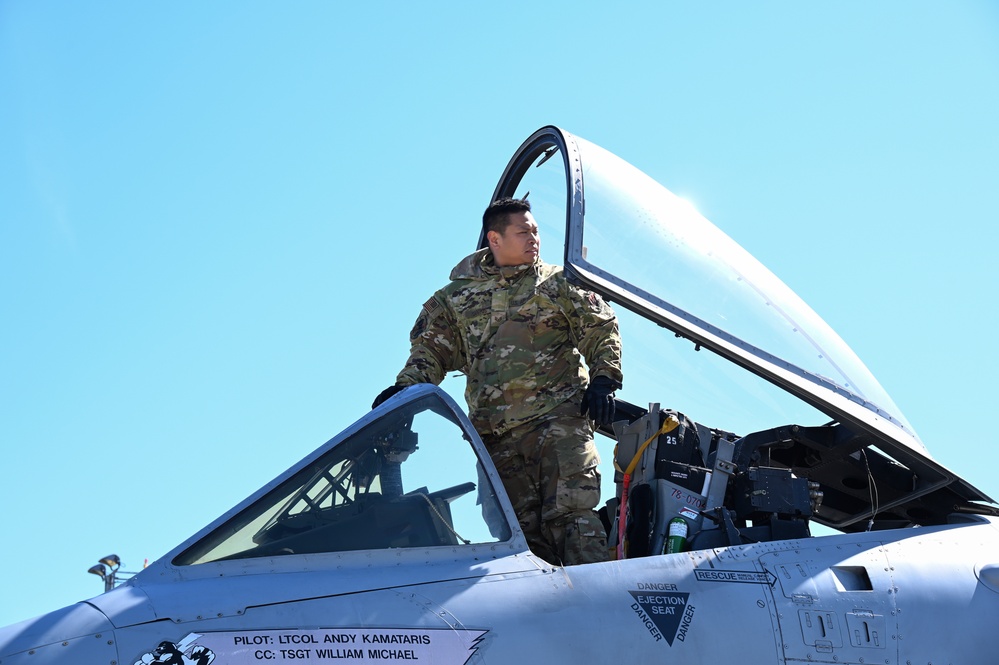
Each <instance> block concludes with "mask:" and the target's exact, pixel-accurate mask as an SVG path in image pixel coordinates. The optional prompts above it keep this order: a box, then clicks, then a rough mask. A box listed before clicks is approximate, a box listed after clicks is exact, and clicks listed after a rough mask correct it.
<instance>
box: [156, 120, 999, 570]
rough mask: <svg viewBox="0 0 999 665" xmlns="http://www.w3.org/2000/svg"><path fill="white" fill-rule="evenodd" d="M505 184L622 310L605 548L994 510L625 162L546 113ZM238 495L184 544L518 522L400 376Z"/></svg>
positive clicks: (729, 252)
mask: <svg viewBox="0 0 999 665" xmlns="http://www.w3.org/2000/svg"><path fill="white" fill-rule="evenodd" d="M504 196H511V197H519V198H529V199H530V201H531V203H532V207H533V211H534V217H535V219H536V220H537V221H538V223H539V225H540V227H541V237H542V245H541V253H542V258H543V260H545V261H547V262H549V263H561V264H562V265H564V266H565V270H566V273H567V274H568V275H569V276H570V279H573V280H574V281H576V282H578V283H579V284H581V285H583V286H584V287H586V288H588V289H591V290H593V291H596V292H598V293H600V294H601V295H602V296H603V297H604V298H605V299H607V300H608V301H609V302H611V303H612V304H613V306H614V307H615V309H616V311H617V313H618V317H619V320H620V325H621V335H622V339H623V342H624V364H625V386H624V389H623V391H621V393H620V394H619V399H618V403H617V406H618V414H619V417H618V419H617V422H615V423H614V425H613V427H609V428H606V429H604V430H601V433H602V434H604V435H605V436H606V437H608V438H609V439H610V440H612V442H613V443H612V446H613V454H612V455H608V454H606V452H604V451H606V450H607V446H606V445H605V443H601V442H600V441H598V447H600V449H601V451H602V452H601V455H602V456H603V457H604V458H605V460H604V461H605V466H604V467H603V469H602V471H603V483H604V490H605V491H604V494H605V497H606V499H607V501H606V505H605V506H604V508H603V510H602V517H603V519H604V522H605V526H606V527H607V530H608V534H609V537H610V543H609V547H610V549H612V550H613V557H616V558H630V557H637V556H649V555H658V554H662V553H664V552H670V551H674V549H671V548H676V547H680V548H681V549H688V550H689V549H707V548H714V547H723V546H731V545H739V544H744V543H749V542H762V541H772V540H781V539H788V538H804V537H808V536H810V535H811V525H812V524H815V523H817V524H821V525H823V526H825V527H829V528H832V529H836V530H839V531H860V530H876V529H888V528H899V527H906V526H913V525H933V524H946V523H948V522H949V521H952V520H954V519H955V515H959V514H960V513H983V514H992V515H996V514H999V511H997V510H996V508H995V507H994V506H992V505H988V504H992V503H994V502H993V501H992V500H991V499H990V498H989V497H987V496H986V495H984V494H983V493H981V492H980V491H979V490H977V489H976V488H974V487H972V486H971V485H969V484H968V483H967V482H965V481H964V480H962V479H961V478H959V477H958V476H956V475H955V474H953V473H951V472H950V471H948V470H947V469H945V468H944V467H943V466H941V465H940V464H938V463H937V462H936V461H935V460H933V458H932V457H931V456H930V455H929V452H928V451H927V450H926V448H925V447H924V446H923V444H922V442H921V441H920V440H919V438H918V437H917V436H916V434H915V432H914V431H913V429H912V427H911V425H910V424H909V423H908V421H907V420H906V419H905V417H904V416H903V415H902V413H901V411H900V410H899V408H898V407H897V405H895V404H894V403H893V402H892V400H891V398H890V397H888V395H887V393H886V392H885V391H884V389H883V388H882V387H881V386H880V385H879V384H878V382H877V381H876V380H875V379H874V377H873V376H872V375H871V373H870V372H869V371H868V370H867V368H866V367H865V366H864V365H863V363H861V361H860V360H859V359H858V358H857V356H856V355H855V354H854V353H853V352H852V351H851V350H850V348H849V347H848V346H847V345H846V343H844V342H843V340H841V339H840V338H839V336H838V335H836V333H835V332H833V330H832V329H830V328H829V326H828V325H826V324H825V322H824V321H822V319H821V318H819V317H818V316H817V315H816V314H815V313H814V312H813V311H812V310H811V309H810V308H809V307H808V306H807V305H806V304H805V303H804V302H803V301H801V299H800V298H798V296H797V295H796V294H795V293H794V292H793V291H791V290H790V289H789V288H788V287H787V286H785V285H784V284H783V283H782V282H781V281H780V280H779V279H777V277H775V276H774V275H773V274H772V273H771V272H770V271H769V270H767V269H766V268H765V267H764V266H763V265H761V264H760V263H759V262H758V261H756V260H755V259H754V258H753V257H752V256H751V255H750V254H749V253H748V252H746V251H745V250H743V249H742V248H741V247H740V246H739V245H738V244H737V243H735V242H734V241H733V240H731V239H730V238H729V237H728V236H727V235H725V234H724V233H723V232H722V231H720V230H719V229H718V228H717V227H715V226H714V225H713V224H711V222H709V221H708V220H707V219H705V218H704V217H703V216H701V215H700V214H699V213H698V212H697V211H696V210H695V209H694V208H693V206H691V205H690V204H688V203H687V202H685V201H683V200H682V199H680V198H679V197H677V196H675V195H674V194H672V193H671V192H669V191H668V190H667V189H665V188H664V187H662V186H661V185H660V184H658V183H656V182H655V181H654V180H652V179H651V178H649V177H648V176H646V175H645V174H643V173H641V172H640V171H638V170H637V169H635V168H634V167H632V166H631V165H629V164H627V163H626V162H624V161H623V160H621V159H620V158H618V157H616V156H615V155H612V154H611V153H609V152H607V151H605V150H603V149H602V148H599V147H598V146H596V145H594V144H592V143H589V142H587V141H585V140H583V139H580V138H578V137H575V136H572V135H570V134H568V133H567V132H564V131H563V130H561V129H559V128H556V127H545V128H542V129H540V130H538V131H537V132H535V134H534V135H532V136H531V137H530V138H529V139H528V140H527V141H525V142H524V144H523V145H522V146H521V148H520V149H519V150H518V151H517V152H516V154H515V155H514V157H513V158H512V159H511V161H510V163H509V165H508V166H507V168H506V170H505V172H504V173H503V176H502V178H501V179H500V182H499V184H498V185H497V187H496V190H495V192H494V194H493V198H494V199H496V198H500V197H504ZM480 246H482V239H481V238H480ZM244 505H245V507H243V508H240V509H237V510H236V511H234V512H233V514H231V515H229V516H227V517H226V518H224V520H222V521H221V522H220V523H219V524H220V525H219V526H218V527H216V528H214V529H211V530H209V531H208V532H207V533H206V534H205V535H203V536H202V537H200V538H199V539H197V540H196V541H195V542H194V544H193V545H190V546H189V547H187V548H186V549H185V550H183V551H182V553H181V554H179V555H178V556H176V557H175V558H174V561H173V562H174V563H175V564H176V565H192V564H201V563H207V562H216V561H226V560H233V559H253V558H259V557H276V556H289V555H308V554H318V553H329V552H348V551H360V550H398V549H414V548H420V549H426V548H462V547H471V548H477V547H478V546H495V545H497V544H500V543H506V542H508V541H510V539H511V538H512V537H513V534H515V533H516V531H517V530H516V528H515V524H516V523H515V519H514V517H513V512H512V510H511V509H510V504H509V501H508V500H507V498H506V496H505V493H504V491H503V489H502V487H501V485H500V482H499V480H498V477H497V476H496V474H495V471H494V469H493V467H492V464H491V462H490V461H489V459H488V455H487V454H486V453H485V451H484V448H483V447H482V444H481V441H479V440H478V437H477V436H476V434H475V433H474V431H472V429H471V426H470V424H469V423H468V420H467V418H465V417H464V415H463V414H462V413H461V409H460V408H459V407H458V406H457V403H456V402H455V401H454V400H453V399H451V398H450V397H449V396H448V395H446V394H445V393H443V392H442V391H440V390H439V389H437V388H435V387H430V386H423V387H414V388H410V389H407V390H406V391H404V392H403V393H401V394H400V395H398V396H396V397H393V398H391V399H390V400H388V401H387V402H386V403H385V404H384V405H382V407H379V409H377V410H376V411H374V412H372V413H371V414H368V415H367V416H365V417H364V418H362V419H361V420H360V421H358V423H357V424H355V425H354V426H353V427H352V428H350V429H348V430H347V431H345V432H344V433H343V434H341V435H340V437H338V438H337V439H335V440H333V441H331V442H330V443H328V444H327V445H326V446H324V447H323V448H321V449H320V450H319V451H317V452H316V453H314V455H313V456H312V457H310V458H307V459H306V460H304V461H303V462H302V463H301V464H300V465H298V466H296V467H295V468H293V469H291V470H289V472H287V473H286V474H284V475H283V476H282V477H280V478H279V479H278V480H276V481H275V482H274V483H272V484H271V485H270V486H268V487H266V488H264V489H263V490H261V492H260V493H258V495H257V496H255V497H252V498H251V500H248V502H247V503H246V504H244ZM674 532H675V533H674ZM681 532H682V540H683V542H682V545H677V544H676V542H679V541H678V539H679V534H681ZM674 537H676V538H677V540H672V539H671V538H674Z"/></svg>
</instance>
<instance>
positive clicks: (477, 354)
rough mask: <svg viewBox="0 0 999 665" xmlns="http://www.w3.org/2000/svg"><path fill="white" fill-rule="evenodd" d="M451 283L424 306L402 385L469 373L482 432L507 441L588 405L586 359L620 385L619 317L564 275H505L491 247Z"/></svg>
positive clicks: (555, 271)
mask: <svg viewBox="0 0 999 665" xmlns="http://www.w3.org/2000/svg"><path fill="white" fill-rule="evenodd" d="M451 280H452V281H451V283H450V284H448V285H447V286H445V287H444V288H442V289H440V290H439V291H437V293H435V294H434V295H433V297H431V298H430V300H428V301H427V302H426V304H424V305H423V309H422V311H421V312H420V315H419V317H418V318H417V320H416V325H415V326H414V327H413V331H412V332H411V333H410V342H411V344H412V349H411V351H410V356H409V360H408V361H407V362H406V365H405V367H404V368H403V370H402V371H401V372H400V373H399V376H398V377H397V380H396V383H397V384H398V385H403V386H408V385H413V384H416V383H435V384H439V383H440V382H441V381H443V380H444V377H445V375H446V374H447V373H448V372H450V371H454V370H460V371H461V372H463V373H464V374H465V375H466V378H467V386H466V388H465V399H466V400H467V401H468V409H469V416H470V417H471V419H472V422H473V424H474V425H475V427H476V428H477V429H478V430H479V431H480V432H484V433H485V432H490V433H493V434H497V435H498V434H502V433H503V432H505V431H507V430H509V429H511V428H513V427H516V426H518V425H521V424H523V423H525V422H528V421H530V420H532V419H534V418H537V417H538V416H541V415H543V414H545V413H547V412H548V411H550V410H551V409H553V408H554V407H556V406H558V405H559V404H562V403H564V402H566V401H569V400H572V401H575V402H580V403H581V400H582V392H583V390H584V389H585V387H586V383H587V369H586V368H585V367H584V366H583V363H582V358H585V360H586V364H587V366H588V367H589V374H590V375H592V376H594V377H595V376H599V375H604V376H608V377H610V378H611V379H613V380H615V381H617V382H619V383H620V382H621V380H622V376H621V337H620V334H619V333H618V327H617V318H616V317H615V316H614V312H613V311H612V310H611V308H610V307H609V306H608V305H607V304H606V303H605V302H604V301H603V300H602V299H601V298H600V296H598V295H596V294H595V293H591V292H589V291H586V290H584V289H581V288H579V287H576V286H574V285H572V284H570V283H569V282H568V281H567V280H566V279H565V276H564V275H563V274H562V268H561V267H559V266H552V265H548V264H546V263H542V262H540V261H538V262H536V263H534V264H533V265H522V266H504V267H497V266H496V265H495V264H494V263H493V257H492V253H491V252H490V251H489V249H488V248H486V249H482V250H479V251H478V252H476V253H474V254H472V255H471V256H468V257H466V258H465V259H463V260H462V261H461V263H459V264H458V265H457V266H455V268H454V269H453V270H452V271H451ZM581 354H582V358H581Z"/></svg>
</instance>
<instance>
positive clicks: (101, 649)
mask: <svg viewBox="0 0 999 665" xmlns="http://www.w3.org/2000/svg"><path fill="white" fill-rule="evenodd" d="M118 660H119V659H118V647H117V644H116V641H115V636H114V630H113V629H112V626H111V622H110V621H108V619H107V617H106V616H104V614H102V613H101V612H100V611H98V610H97V609H95V608H94V607H92V606H90V605H88V604H86V603H77V604H76V605H70V606H69V607H64V608H63V609H61V610H56V611H55V612H49V613H48V614H43V615H41V616H39V617H35V618H34V619H28V620H27V621H22V622H21V623H15V624H13V625H11V626H6V627H4V628H0V663H3V665H22V663H24V664H26V663H33V664H34V665H42V664H45V665H50V664H58V663H66V665H80V664H81V663H112V662H117V661H118Z"/></svg>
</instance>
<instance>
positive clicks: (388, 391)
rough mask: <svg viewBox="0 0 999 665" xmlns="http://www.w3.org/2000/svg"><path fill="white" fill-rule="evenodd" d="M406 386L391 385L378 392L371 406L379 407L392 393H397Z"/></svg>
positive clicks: (373, 407)
mask: <svg viewBox="0 0 999 665" xmlns="http://www.w3.org/2000/svg"><path fill="white" fill-rule="evenodd" d="M405 387H406V386H389V387H388V388H386V389H385V390H383V391H381V392H380V393H378V397H376V398H375V401H374V402H372V403H371V408H372V409H375V408H378V407H379V406H380V405H381V403H382V402H384V401H385V400H387V399H388V398H389V397H391V396H392V395H395V394H396V393H398V392H400V391H402V389H403V388H405Z"/></svg>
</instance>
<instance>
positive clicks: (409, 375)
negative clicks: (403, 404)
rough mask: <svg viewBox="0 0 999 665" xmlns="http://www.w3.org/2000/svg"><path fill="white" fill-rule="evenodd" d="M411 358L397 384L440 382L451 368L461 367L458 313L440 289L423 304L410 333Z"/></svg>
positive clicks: (461, 355) (398, 377) (400, 374)
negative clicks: (456, 321)
mask: <svg viewBox="0 0 999 665" xmlns="http://www.w3.org/2000/svg"><path fill="white" fill-rule="evenodd" d="M409 343H410V351H409V359H408V360H407V361H406V364H405V366H403V368H402V371H401V372H399V375H398V376H397V377H396V384H397V385H400V386H411V385H415V384H417V383H433V384H439V383H440V382H441V381H443V380H444V377H445V376H446V375H447V373H448V372H450V371H453V370H456V369H461V367H462V358H464V353H463V351H462V342H461V337H460V335H459V334H458V332H457V326H456V325H455V320H454V315H453V313H452V312H451V309H450V307H449V306H448V304H447V302H446V301H445V300H444V298H443V296H441V294H440V293H435V294H434V295H433V296H432V297H431V298H430V300H428V301H427V302H426V303H424V305H423V309H421V310H420V315H419V316H418V317H417V318H416V323H415V324H414V325H413V330H412V331H411V332H410V333H409Z"/></svg>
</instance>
